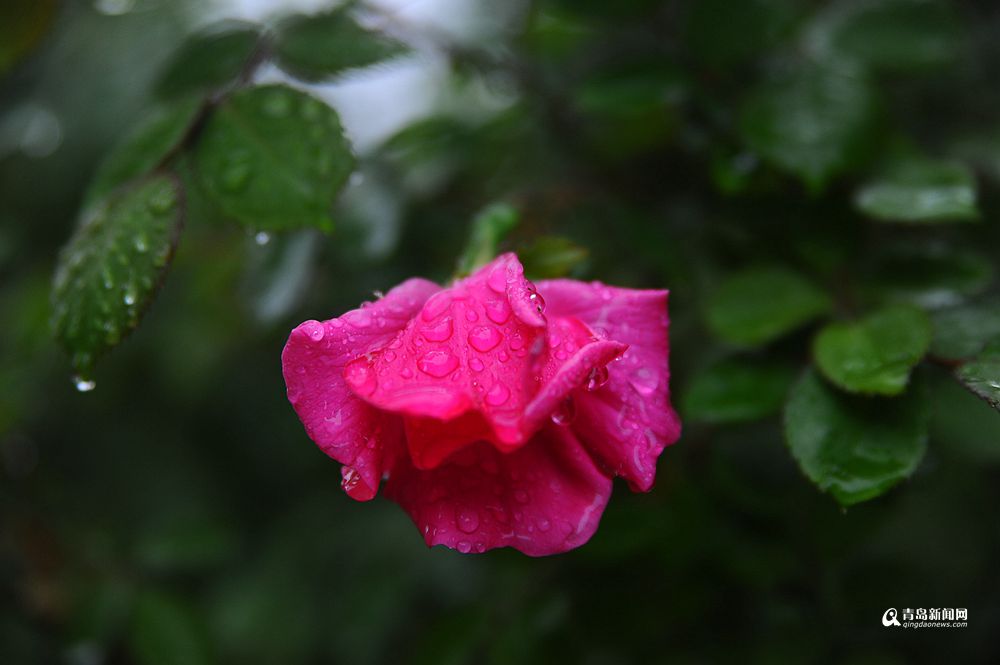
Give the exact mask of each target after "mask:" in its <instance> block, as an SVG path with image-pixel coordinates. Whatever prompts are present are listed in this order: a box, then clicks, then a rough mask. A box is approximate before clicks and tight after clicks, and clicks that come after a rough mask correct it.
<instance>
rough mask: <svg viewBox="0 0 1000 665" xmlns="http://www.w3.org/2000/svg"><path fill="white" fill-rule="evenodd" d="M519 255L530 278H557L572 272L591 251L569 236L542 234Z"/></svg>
mask: <svg viewBox="0 0 1000 665" xmlns="http://www.w3.org/2000/svg"><path fill="white" fill-rule="evenodd" d="M517 256H518V258H519V259H521V263H522V264H524V274H525V275H527V276H528V279H555V278H557V277H566V276H567V275H569V274H570V273H572V272H573V270H574V269H576V268H577V267H578V266H580V265H581V264H582V263H583V262H584V261H586V260H587V257H588V256H590V252H589V251H588V250H587V248H586V247H581V246H580V245H577V244H576V243H575V242H573V241H572V240H570V239H569V238H563V237H561V236H542V237H541V238H538V239H536V240H535V241H534V242H533V243H531V244H530V245H528V246H527V247H523V248H521V249H520V250H519V251H518V253H517Z"/></svg>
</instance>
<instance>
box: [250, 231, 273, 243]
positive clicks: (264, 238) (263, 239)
mask: <svg viewBox="0 0 1000 665" xmlns="http://www.w3.org/2000/svg"><path fill="white" fill-rule="evenodd" d="M253 241H254V242H255V243H257V244H258V245H260V246H261V247H263V246H264V245H266V244H267V243H269V242H271V234H270V233H268V232H267V231H258V232H257V234H256V235H255V236H254V237H253Z"/></svg>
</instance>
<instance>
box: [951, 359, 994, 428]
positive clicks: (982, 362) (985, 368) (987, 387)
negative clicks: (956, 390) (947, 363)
mask: <svg viewBox="0 0 1000 665" xmlns="http://www.w3.org/2000/svg"><path fill="white" fill-rule="evenodd" d="M955 376H957V377H958V380H959V381H961V382H962V385H964V386H965V387H966V388H968V389H969V390H971V391H972V392H973V393H974V394H975V395H977V396H979V397H981V398H982V399H984V400H986V403H987V404H989V405H990V406H992V407H993V408H994V409H997V410H998V411H1000V342H993V343H991V344H990V345H989V346H987V347H986V349H985V350H984V351H983V352H982V353H980V354H979V355H978V356H976V358H974V359H973V360H970V361H969V362H967V363H965V364H964V365H962V366H961V367H959V368H958V369H957V370H956V371H955Z"/></svg>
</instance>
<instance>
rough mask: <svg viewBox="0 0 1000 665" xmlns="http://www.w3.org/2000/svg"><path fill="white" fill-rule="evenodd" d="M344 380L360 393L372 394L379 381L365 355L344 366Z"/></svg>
mask: <svg viewBox="0 0 1000 665" xmlns="http://www.w3.org/2000/svg"><path fill="white" fill-rule="evenodd" d="M344 380H345V381H347V385H349V386H350V387H351V389H352V390H354V392H356V393H358V394H359V395H371V394H372V393H373V392H375V388H376V386H377V383H378V381H377V379H376V378H375V371H374V370H373V369H372V366H371V363H370V362H369V361H368V358H366V357H364V356H361V357H360V358H355V359H354V360H352V361H351V362H349V363H347V366H346V367H344Z"/></svg>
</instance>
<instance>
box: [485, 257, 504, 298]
mask: <svg viewBox="0 0 1000 665" xmlns="http://www.w3.org/2000/svg"><path fill="white" fill-rule="evenodd" d="M486 284H487V285H488V286H489V287H490V288H491V289H493V290H494V291H496V292H497V293H504V292H505V291H506V290H507V264H506V263H502V264H500V265H498V266H497V267H496V268H494V269H493V272H491V273H490V276H489V277H487V278H486Z"/></svg>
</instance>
